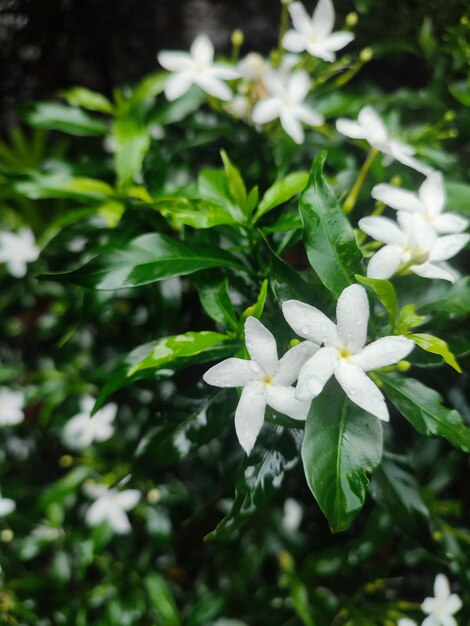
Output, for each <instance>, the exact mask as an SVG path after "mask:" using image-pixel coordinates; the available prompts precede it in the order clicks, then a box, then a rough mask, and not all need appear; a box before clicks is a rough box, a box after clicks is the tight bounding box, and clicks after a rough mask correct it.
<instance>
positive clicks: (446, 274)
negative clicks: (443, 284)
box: [410, 263, 457, 283]
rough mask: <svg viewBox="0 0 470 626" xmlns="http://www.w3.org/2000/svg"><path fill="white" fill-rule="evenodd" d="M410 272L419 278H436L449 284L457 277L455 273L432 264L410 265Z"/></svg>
mask: <svg viewBox="0 0 470 626" xmlns="http://www.w3.org/2000/svg"><path fill="white" fill-rule="evenodd" d="M410 270H411V271H412V272H413V273H414V274H416V275H417V276H421V278H431V279H432V278H438V279H442V280H448V281H449V282H451V283H455V281H456V280H457V276H456V274H455V273H453V272H451V271H449V270H448V269H446V268H445V267H441V266H440V265H435V264H434V263H421V265H412V266H411V267H410Z"/></svg>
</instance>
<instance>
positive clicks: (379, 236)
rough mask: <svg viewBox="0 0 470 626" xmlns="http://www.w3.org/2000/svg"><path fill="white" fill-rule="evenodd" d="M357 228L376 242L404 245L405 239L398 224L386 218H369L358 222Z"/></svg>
mask: <svg viewBox="0 0 470 626" xmlns="http://www.w3.org/2000/svg"><path fill="white" fill-rule="evenodd" d="M358 226H359V228H360V229H361V230H362V231H364V232H365V233H367V234H368V235H369V236H370V237H372V238H373V239H376V240H377V241H383V242H384V243H388V244H404V243H406V237H405V235H404V234H403V232H402V231H401V230H400V228H399V226H398V224H397V223H396V222H394V221H393V220H391V219H389V218H388V217H381V216H378V215H377V216H371V217H363V218H362V219H360V220H359V224H358Z"/></svg>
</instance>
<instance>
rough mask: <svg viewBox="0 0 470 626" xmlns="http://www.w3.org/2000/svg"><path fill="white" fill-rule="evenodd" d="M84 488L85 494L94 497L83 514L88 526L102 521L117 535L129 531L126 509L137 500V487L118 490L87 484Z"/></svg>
mask: <svg viewBox="0 0 470 626" xmlns="http://www.w3.org/2000/svg"><path fill="white" fill-rule="evenodd" d="M85 490H86V493H87V495H89V496H90V497H92V498H95V501H94V502H93V504H92V505H91V506H90V507H89V509H88V510H87V512H86V516H85V521H86V523H87V524H88V525H89V526H98V525H99V524H102V523H103V522H104V523H106V524H108V526H109V527H110V528H111V529H112V530H113V531H114V532H116V533H118V534H119V535H125V534H127V533H129V532H130V531H131V525H130V522H129V518H128V517H127V515H126V511H130V510H131V509H133V508H134V507H135V506H136V505H137V503H138V502H139V500H140V497H141V493H140V491H138V489H125V490H124V491H118V490H117V489H111V488H108V487H105V486H104V485H88V486H86V488H85Z"/></svg>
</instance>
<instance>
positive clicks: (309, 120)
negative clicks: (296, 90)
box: [295, 106, 325, 126]
mask: <svg viewBox="0 0 470 626" xmlns="http://www.w3.org/2000/svg"><path fill="white" fill-rule="evenodd" d="M295 115H296V117H297V118H298V119H299V120H301V121H302V122H303V123H304V124H308V125H309V126H321V125H322V124H323V122H324V121H325V120H324V118H323V115H320V113H317V112H316V111H313V109H309V108H308V107H306V106H297V107H296V108H295Z"/></svg>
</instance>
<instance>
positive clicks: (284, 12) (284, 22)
mask: <svg viewBox="0 0 470 626" xmlns="http://www.w3.org/2000/svg"><path fill="white" fill-rule="evenodd" d="M281 4H282V9H281V23H280V25H279V42H278V45H277V49H278V52H279V57H280V58H282V56H283V54H284V48H283V47H282V40H283V39H284V35H285V34H286V32H287V28H288V26H289V9H288V8H287V7H288V5H289V4H290V2H286V0H281Z"/></svg>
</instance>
